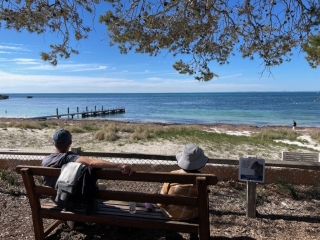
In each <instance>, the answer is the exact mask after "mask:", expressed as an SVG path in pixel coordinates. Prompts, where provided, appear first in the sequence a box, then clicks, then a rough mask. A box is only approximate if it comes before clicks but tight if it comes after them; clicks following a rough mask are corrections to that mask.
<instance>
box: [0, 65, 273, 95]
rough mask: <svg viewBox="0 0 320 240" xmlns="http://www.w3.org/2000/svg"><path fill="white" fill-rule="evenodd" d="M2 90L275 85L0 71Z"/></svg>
mask: <svg viewBox="0 0 320 240" xmlns="http://www.w3.org/2000/svg"><path fill="white" fill-rule="evenodd" d="M0 85H1V90H2V91H3V92H7V93H27V92H29V93H30V92H33V93H41V92H43V93H46V92H49V93H50V92H51V93H55V92H57V93H58V92H62V93H63V92H65V93H72V92H73V93H76V92H92V93H94V92H109V93H117V92H118V93H119V92H226V91H264V90H265V91H273V90H276V86H273V85H265V84H235V83H225V84H215V83H214V82H198V81H195V80H193V79H192V78H191V77H189V78H185V79H183V80H178V81H177V80H175V81H174V79H165V80H160V79H159V81H152V80H150V81H143V82H142V81H140V80H139V79H137V80H135V79H127V78H110V77H88V76H57V75H53V74H51V75H27V74H13V73H7V72H4V71H1V70H0Z"/></svg>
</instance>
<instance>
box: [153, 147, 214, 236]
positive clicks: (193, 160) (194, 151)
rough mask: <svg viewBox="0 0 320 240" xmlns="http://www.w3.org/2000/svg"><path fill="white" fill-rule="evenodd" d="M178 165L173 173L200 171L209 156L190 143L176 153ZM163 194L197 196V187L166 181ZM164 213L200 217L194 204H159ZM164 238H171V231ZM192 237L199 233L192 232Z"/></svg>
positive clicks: (181, 217)
mask: <svg viewBox="0 0 320 240" xmlns="http://www.w3.org/2000/svg"><path fill="white" fill-rule="evenodd" d="M176 159H177V163H178V166H179V167H180V168H181V169H179V170H176V171H172V172H173V173H200V171H199V169H200V168H202V167H204V166H205V165H206V163H207V161H208V158H207V157H206V156H205V155H204V153H203V150H202V149H201V148H199V147H198V146H197V145H196V144H195V143H189V144H187V145H186V146H185V147H184V150H183V152H181V153H179V154H177V155H176ZM160 193H161V194H169V195H178V196H188V197H196V196H197V189H196V186H195V185H194V184H178V183H164V184H163V186H162V189H161V192H160ZM158 205H159V207H161V210H162V213H163V214H164V215H166V216H167V217H168V218H170V219H174V220H192V219H195V218H197V217H198V208H197V207H192V206H180V205H173V204H160V203H159V204H158ZM162 239H170V232H167V236H166V237H165V238H162ZM190 239H198V235H197V234H190Z"/></svg>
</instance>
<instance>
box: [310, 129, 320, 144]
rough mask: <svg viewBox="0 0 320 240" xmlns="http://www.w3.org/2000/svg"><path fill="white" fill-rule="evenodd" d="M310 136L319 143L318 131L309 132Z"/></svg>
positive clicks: (319, 134)
mask: <svg viewBox="0 0 320 240" xmlns="http://www.w3.org/2000/svg"><path fill="white" fill-rule="evenodd" d="M310 137H311V138H312V139H313V140H314V141H316V142H317V143H319V144H320V131H314V132H312V133H310Z"/></svg>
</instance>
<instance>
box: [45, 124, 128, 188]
mask: <svg viewBox="0 0 320 240" xmlns="http://www.w3.org/2000/svg"><path fill="white" fill-rule="evenodd" d="M53 144H54V146H55V147H56V151H55V153H52V154H51V155H49V156H46V157H45V158H44V159H43V160H42V164H41V165H42V166H44V167H54V168H61V167H62V166H63V165H64V164H66V163H68V162H78V163H82V164H85V165H87V166H90V167H92V168H116V169H119V170H120V171H121V172H122V173H123V174H129V175H131V174H132V169H131V167H130V166H128V165H125V164H116V163H113V162H108V161H105V160H101V159H97V158H88V157H82V156H79V155H78V154H75V153H73V152H71V151H69V149H70V146H71V144H72V136H71V133H70V132H69V131H68V130H65V129H59V130H57V131H56V132H55V133H54V134H53ZM43 180H44V185H46V186H51V187H55V184H56V181H57V178H56V177H44V179H43Z"/></svg>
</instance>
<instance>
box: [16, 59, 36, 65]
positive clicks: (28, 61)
mask: <svg viewBox="0 0 320 240" xmlns="http://www.w3.org/2000/svg"><path fill="white" fill-rule="evenodd" d="M10 61H13V62H16V64H26V65H28V64H39V60H38V59H32V58H14V59H12V60H10Z"/></svg>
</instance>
